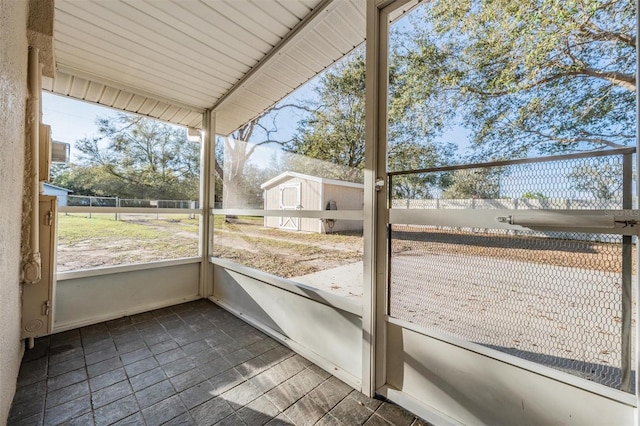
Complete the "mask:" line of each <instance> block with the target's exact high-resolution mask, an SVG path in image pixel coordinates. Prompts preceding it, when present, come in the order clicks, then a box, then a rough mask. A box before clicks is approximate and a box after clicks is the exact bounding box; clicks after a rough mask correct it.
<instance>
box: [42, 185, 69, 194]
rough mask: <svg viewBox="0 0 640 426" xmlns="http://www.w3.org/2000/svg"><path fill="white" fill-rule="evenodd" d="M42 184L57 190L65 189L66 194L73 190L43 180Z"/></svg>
mask: <svg viewBox="0 0 640 426" xmlns="http://www.w3.org/2000/svg"><path fill="white" fill-rule="evenodd" d="M42 186H44V187H45V188H51V189H57V190H59V191H66V192H67V193H68V194H69V193H72V192H73V191H72V190H70V189H67V188H63V187H61V186H55V185H52V184H50V183H47V182H44V183H43V184H42Z"/></svg>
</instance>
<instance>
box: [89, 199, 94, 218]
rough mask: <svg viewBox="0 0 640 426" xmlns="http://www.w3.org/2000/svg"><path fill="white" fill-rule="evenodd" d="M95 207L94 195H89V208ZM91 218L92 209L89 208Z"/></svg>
mask: <svg viewBox="0 0 640 426" xmlns="http://www.w3.org/2000/svg"><path fill="white" fill-rule="evenodd" d="M91 207H93V197H89V208H91ZM89 219H91V210H89Z"/></svg>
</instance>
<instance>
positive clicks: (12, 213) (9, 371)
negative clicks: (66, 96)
mask: <svg viewBox="0 0 640 426" xmlns="http://www.w3.org/2000/svg"><path fill="white" fill-rule="evenodd" d="M27 6H28V2H26V1H21V0H0V123H1V124H0V200H2V204H1V205H0V424H4V423H5V421H6V419H7V417H8V415H9V408H10V406H11V400H12V399H13V394H14V391H15V383H16V377H17V375H18V369H19V367H20V360H21V357H22V348H23V346H22V344H21V341H20V308H21V302H20V227H21V217H22V186H23V176H24V156H25V155H24V146H25V133H24V128H25V116H24V113H25V100H26V96H27V81H26V75H27V74H26V71H27V36H26V24H27Z"/></svg>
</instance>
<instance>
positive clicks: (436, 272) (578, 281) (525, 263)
mask: <svg viewBox="0 0 640 426" xmlns="http://www.w3.org/2000/svg"><path fill="white" fill-rule="evenodd" d="M625 156H626V159H625ZM505 163H506V162H505ZM631 164H632V161H631V154H629V153H625V154H623V155H615V154H612V155H605V156H589V155H582V156H575V155H574V156H566V157H553V159H552V160H551V161H538V160H535V161H533V162H531V163H527V162H523V163H516V164H504V163H503V164H499V165H497V166H495V165H491V164H487V165H471V166H460V168H457V169H454V170H442V169H436V170H434V171H433V172H429V171H419V172H418V173H414V174H409V173H405V174H402V175H400V176H394V175H393V174H392V175H391V179H390V181H391V182H390V186H391V188H390V194H391V202H390V205H391V206H392V207H393V208H402V209H406V208H413V209H423V210H433V209H466V210H471V209H509V210H522V209H542V210H584V209H598V210H605V211H606V210H621V209H623V208H627V209H628V208H631V203H632V194H631V191H630V188H631V185H630V180H631V178H632V172H631V169H630V165H631ZM623 176H624V177H625V178H626V179H627V180H628V182H627V181H625V182H623ZM409 178H411V179H414V182H415V181H421V182H423V183H424V184H426V185H429V186H430V187H429V191H430V192H431V194H432V195H433V196H437V197H438V198H434V199H423V200H409V201H407V199H403V198H401V191H398V190H397V187H394V186H393V185H398V186H400V185H406V181H407V180H408V179H409ZM403 179H404V181H403ZM594 181H596V182H595V183H594ZM452 188H453V189H452ZM465 191H466V192H465ZM473 191H476V194H477V195H479V196H480V197H478V198H471V197H469V198H462V197H460V195H461V194H463V195H468V194H470V193H471V192H473ZM449 197H450V198H449ZM469 214H470V215H473V213H472V212H469ZM390 231H391V232H390V235H391V250H390V251H391V252H390V270H391V275H390V283H389V285H390V287H389V314H390V316H392V317H394V318H398V319H401V320H404V321H408V322H411V323H415V324H418V325H420V326H423V327H425V328H427V329H429V330H433V331H436V332H439V333H444V334H446V335H450V336H453V337H455V338H458V339H462V340H465V341H469V342H474V343H478V344H481V345H483V346H486V347H489V348H492V349H495V350H498V351H501V352H504V353H508V354H511V355H515V356H517V357H520V358H523V359H526V360H528V361H533V362H536V363H539V364H542V365H545V366H548V367H551V368H554V369H557V370H561V371H564V372H567V373H570V374H573V375H576V376H579V377H582V378H584V379H586V380H590V381H594V382H597V383H600V384H603V385H606V386H609V387H612V388H615V389H622V390H626V391H631V390H632V389H634V386H635V384H634V382H635V378H634V377H633V374H632V372H631V369H630V366H631V365H632V360H631V351H630V348H631V347H633V346H632V342H631V339H632V338H633V336H634V332H633V330H632V329H635V318H631V315H632V312H635V309H631V303H632V304H633V306H635V303H636V295H635V294H633V295H631V294H630V293H629V292H625V286H626V288H627V290H629V289H630V288H631V285H630V283H631V276H632V274H635V271H636V265H635V264H634V261H633V259H635V256H634V253H635V250H636V245H635V241H633V242H632V237H623V236H620V235H612V234H605V233H599V234H587V233H577V232H570V229H568V230H567V231H566V232H565V231H564V230H562V229H559V230H557V231H556V230H554V231H553V232H546V231H544V232H543V231H530V230H504V229H491V228H487V227H483V228H478V227H473V226H469V227H450V226H419V225H410V224H407V225H404V224H394V225H391V229H390ZM625 304H626V308H625ZM625 348H626V349H625Z"/></svg>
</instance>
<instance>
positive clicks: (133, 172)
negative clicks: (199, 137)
mask: <svg viewBox="0 0 640 426" xmlns="http://www.w3.org/2000/svg"><path fill="white" fill-rule="evenodd" d="M96 124H97V125H98V134H99V135H98V136H97V137H94V138H84V139H80V140H78V141H76V148H77V149H78V150H79V151H80V152H81V159H80V163H79V164H77V165H75V166H71V167H69V168H68V170H66V171H63V172H62V173H60V174H59V175H58V176H57V177H56V179H55V180H54V183H57V184H60V185H61V186H66V187H70V189H73V190H74V191H76V193H78V194H84V195H102V196H119V197H123V198H156V199H158V198H159V199H191V200H195V199H197V198H198V194H199V180H200V171H199V162H200V145H199V144H196V143H193V142H189V141H188V140H187V137H186V131H185V130H184V129H179V128H176V127H175V126H171V125H168V124H164V123H161V122H159V121H157V120H152V119H148V118H143V117H138V116H133V115H130V114H119V115H117V116H116V117H115V118H114V117H110V118H98V120H97V121H96Z"/></svg>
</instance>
